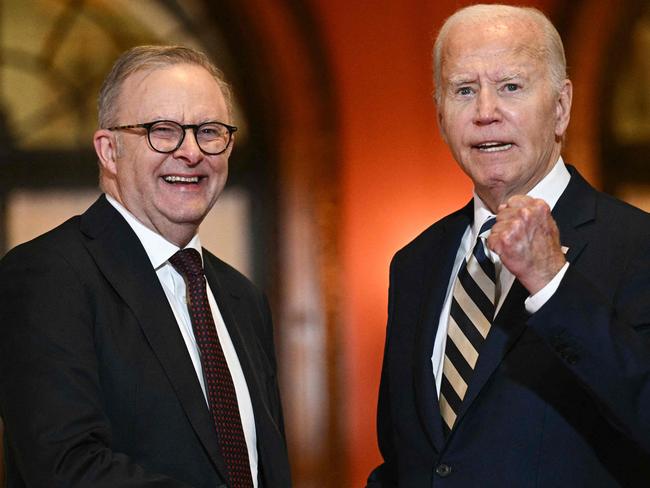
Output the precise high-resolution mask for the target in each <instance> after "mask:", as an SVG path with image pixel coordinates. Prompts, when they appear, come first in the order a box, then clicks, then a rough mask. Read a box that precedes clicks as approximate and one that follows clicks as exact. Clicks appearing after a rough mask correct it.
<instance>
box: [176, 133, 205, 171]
mask: <svg viewBox="0 0 650 488" xmlns="http://www.w3.org/2000/svg"><path fill="white" fill-rule="evenodd" d="M174 156H175V157H177V158H180V159H184V160H185V161H186V164H189V165H190V166H194V165H196V164H199V163H200V162H201V160H202V159H203V151H201V148H200V147H199V144H198V142H197V141H196V134H195V133H194V130H192V128H191V127H188V128H186V129H185V137H184V138H183V142H182V143H181V145H180V146H178V149H176V151H174Z"/></svg>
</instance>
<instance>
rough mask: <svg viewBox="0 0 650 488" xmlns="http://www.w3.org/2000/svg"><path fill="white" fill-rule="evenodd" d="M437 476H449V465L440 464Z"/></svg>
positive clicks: (437, 468)
mask: <svg viewBox="0 0 650 488" xmlns="http://www.w3.org/2000/svg"><path fill="white" fill-rule="evenodd" d="M436 474H437V475H438V476H441V477H442V478H444V477H446V476H449V475H450V474H451V466H449V465H448V464H444V463H443V464H439V465H438V466H436Z"/></svg>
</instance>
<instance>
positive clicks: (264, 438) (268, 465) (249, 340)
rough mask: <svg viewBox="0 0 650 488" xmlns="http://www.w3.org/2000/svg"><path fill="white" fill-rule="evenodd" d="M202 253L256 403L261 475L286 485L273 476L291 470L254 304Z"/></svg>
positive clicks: (266, 483)
mask: <svg viewBox="0 0 650 488" xmlns="http://www.w3.org/2000/svg"><path fill="white" fill-rule="evenodd" d="M203 255H204V257H206V256H207V258H206V259H204V267H205V274H206V277H207V280H208V283H209V284H210V289H211V290H212V293H213V294H214V298H215V300H216V301H217V304H218V306H219V311H220V312H221V316H222V318H223V321H224V323H225V325H226V328H227V329H228V334H229V335H230V338H231V340H232V342H233V346H234V347H235V350H236V352H237V358H238V359H239V363H240V365H241V368H242V371H243V373H244V377H245V379H246V385H247V387H248V393H249V395H250V398H251V403H252V405H253V412H254V416H255V431H256V434H257V450H258V477H259V476H263V477H264V478H265V480H264V483H263V484H264V486H284V485H285V484H286V483H287V482H286V481H283V480H279V479H278V480H277V481H276V480H275V478H274V473H282V472H287V473H288V472H289V466H286V467H285V469H284V470H283V468H282V467H281V466H278V463H279V462H281V460H282V459H283V458H282V457H281V456H278V453H279V452H280V451H279V450H284V449H285V447H284V440H283V436H282V432H281V427H280V426H279V425H277V422H276V421H275V420H274V416H273V413H272V405H270V403H269V402H270V398H269V397H268V396H265V395H264V392H267V391H268V385H267V384H266V383H267V381H269V380H268V379H267V378H266V375H267V373H268V372H270V371H271V369H272V366H271V364H264V363H263V358H264V357H265V354H264V352H263V351H262V345H261V344H260V343H259V338H258V337H257V335H256V334H255V330H253V324H252V323H251V317H254V314H251V313H250V311H248V310H247V309H246V307H251V306H253V304H252V303H249V302H248V301H246V300H244V299H243V298H242V297H241V296H240V294H239V293H238V292H237V291H236V290H237V286H236V285H235V284H231V283H229V282H228V277H227V275H224V274H223V273H219V272H218V271H217V268H216V267H215V266H214V263H213V259H214V258H212V257H210V256H209V254H208V253H205V252H204V254H203ZM260 361H262V364H260ZM266 478H268V479H266Z"/></svg>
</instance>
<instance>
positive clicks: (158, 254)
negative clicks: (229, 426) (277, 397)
mask: <svg viewBox="0 0 650 488" xmlns="http://www.w3.org/2000/svg"><path fill="white" fill-rule="evenodd" d="M106 199H107V200H108V202H109V203H110V204H111V205H113V207H115V209H116V210H117V211H118V212H119V213H120V214H121V215H122V216H123V217H124V219H125V220H126V221H127V223H128V224H129V225H130V226H131V228H132V229H133V231H134V232H135V234H136V235H137V236H138V239H140V242H141V243H142V246H143V247H144V250H145V251H146V252H147V256H149V260H150V261H151V265H152V266H153V269H154V270H155V271H156V275H157V276H158V279H159V280H160V284H161V285H162V287H163V290H164V291H165V295H166V296H167V300H168V301H169V305H170V306H171V308H172V311H173V312H174V317H175V318H176V323H177V324H178V328H179V330H180V331H181V335H182V336H183V340H184V341H185V347H187V352H188V353H189V355H190V358H191V360H192V364H193V365H194V370H195V371H196V376H197V379H198V380H199V383H200V384H201V389H202V390H203V395H204V397H205V401H206V404H207V403H208V397H207V394H206V390H205V384H204V380H203V370H202V368H201V358H200V354H199V349H198V346H197V345H196V340H195V338H194V329H193V328H192V321H191V319H190V314H189V311H188V309H187V292H186V285H185V280H184V279H183V277H182V276H181V275H180V274H179V273H178V271H176V269H174V267H173V266H172V265H171V264H170V262H169V258H170V257H172V256H173V255H174V254H175V253H176V252H177V251H178V250H179V247H178V246H176V245H175V244H172V243H171V242H169V241H168V240H166V239H165V238H164V237H163V236H161V235H160V234H158V233H157V232H154V231H153V230H151V229H149V228H148V227H146V226H145V225H144V224H142V222H140V221H139V220H138V219H137V218H136V217H135V216H134V215H133V214H132V213H131V212H129V211H128V210H127V209H126V208H124V206H122V205H120V203H119V202H118V201H117V200H115V199H114V198H112V197H111V196H110V195H106ZM185 248H186V249H187V248H193V249H196V250H197V251H198V252H199V254H200V255H201V260H203V253H202V251H201V242H200V240H199V236H198V234H197V235H195V236H194V237H193V238H192V240H191V241H190V242H189V243H188V244H187V246H186V247H185ZM206 285H207V294H208V301H209V303H210V309H211V310H212V317H213V319H214V323H215V326H216V329H217V335H218V336H219V342H220V343H221V348H222V349H223V354H224V356H225V357H226V362H227V363H228V369H229V370H230V374H231V376H232V380H233V383H234V385H235V393H236V394H237V402H238V404H239V415H240V416H241V421H242V427H243V429H244V437H245V439H246V447H247V448H248V459H249V461H250V465H251V474H252V478H253V484H254V486H255V487H257V433H256V431H255V417H254V415H253V404H252V403H251V397H250V393H249V391H248V385H247V384H246V379H245V377H244V372H243V371H242V368H241V364H240V362H239V358H238V357H237V352H236V351H235V347H234V346H233V343H232V340H231V338H230V334H229V333H228V329H227V328H226V324H225V323H224V321H223V317H222V316H221V312H220V311H219V307H218V305H217V302H216V300H215V298H214V295H213V294H212V290H210V284H209V283H207V280H206Z"/></svg>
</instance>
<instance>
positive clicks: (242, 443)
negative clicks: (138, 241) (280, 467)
mask: <svg viewBox="0 0 650 488" xmlns="http://www.w3.org/2000/svg"><path fill="white" fill-rule="evenodd" d="M169 262H170V263H171V264H172V266H174V268H175V269H176V271H178V272H179V273H180V274H181V275H182V276H183V277H184V278H185V282H186V283H187V296H188V299H189V303H188V309H189V312H190V318H191V320H192V327H193V328H194V336H195V338H196V343H197V345H198V346H199V351H200V355H201V366H202V368H203V378H204V381H205V387H206V391H207V396H208V402H209V404H210V411H211V413H212V419H213V421H214V425H215V428H216V431H217V436H218V438H219V445H220V446H221V451H222V454H223V457H224V460H225V462H226V467H227V468H228V474H229V475H230V481H231V483H232V484H231V485H230V486H232V487H233V488H250V487H252V486H253V480H252V476H251V469H250V463H249V460H248V450H247V448H246V439H245V437H244V429H243V428H242V422H241V417H240V416H239V406H238V404H237V394H236V393H235V385H234V384H233V381H232V376H231V375H230V370H229V369H228V364H227V363H226V358H225V356H224V354H223V349H222V348H221V343H220V342H219V336H218V335H217V329H216V327H215V325H214V319H213V318H212V311H211V309H210V304H209V302H208V295H207V292H206V283H205V276H204V274H203V266H202V264H201V255H200V254H199V252H198V251H197V250H195V249H183V250H181V251H178V252H177V253H176V254H174V255H173V256H172V257H171V258H170V259H169Z"/></svg>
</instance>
